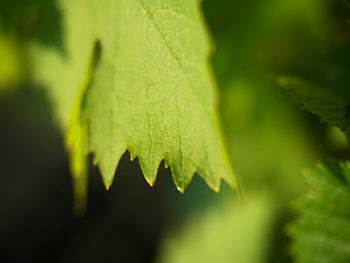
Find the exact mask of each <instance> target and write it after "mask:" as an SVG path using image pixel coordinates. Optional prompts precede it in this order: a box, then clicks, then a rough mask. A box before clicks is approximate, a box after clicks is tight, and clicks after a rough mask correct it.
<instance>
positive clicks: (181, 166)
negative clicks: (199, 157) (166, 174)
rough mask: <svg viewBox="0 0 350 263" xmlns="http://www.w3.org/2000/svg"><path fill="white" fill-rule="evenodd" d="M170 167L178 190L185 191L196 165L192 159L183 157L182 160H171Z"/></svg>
mask: <svg viewBox="0 0 350 263" xmlns="http://www.w3.org/2000/svg"><path fill="white" fill-rule="evenodd" d="M170 168H171V173H172V175H173V180H174V183H175V185H176V188H177V190H178V191H179V192H180V193H184V192H185V190H186V188H187V186H188V185H189V183H190V182H191V180H192V177H193V175H194V173H195V172H196V165H195V164H194V163H193V162H192V161H191V160H189V159H185V158H183V157H181V160H180V161H173V162H172V161H170Z"/></svg>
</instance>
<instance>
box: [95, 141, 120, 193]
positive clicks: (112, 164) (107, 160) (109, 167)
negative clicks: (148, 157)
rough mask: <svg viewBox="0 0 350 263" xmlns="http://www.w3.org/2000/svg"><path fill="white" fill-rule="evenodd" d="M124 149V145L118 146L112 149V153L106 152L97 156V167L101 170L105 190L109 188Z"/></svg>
mask: <svg viewBox="0 0 350 263" xmlns="http://www.w3.org/2000/svg"><path fill="white" fill-rule="evenodd" d="M125 151H126V147H124V146H120V147H119V148H118V149H115V150H114V151H113V152H114V154H113V155H108V154H106V155H104V156H99V160H100V162H99V168H100V170H101V174H102V180H103V184H104V185H105V188H106V190H109V189H110V187H111V185H112V183H113V180H114V176H115V172H116V169H117V166H118V164H119V161H120V158H121V157H122V155H123V154H124V152H125ZM112 157H114V158H112Z"/></svg>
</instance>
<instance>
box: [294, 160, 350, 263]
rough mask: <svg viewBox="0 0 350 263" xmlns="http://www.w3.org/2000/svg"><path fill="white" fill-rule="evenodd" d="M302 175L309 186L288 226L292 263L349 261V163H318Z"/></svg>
mask: <svg viewBox="0 0 350 263" xmlns="http://www.w3.org/2000/svg"><path fill="white" fill-rule="evenodd" d="M305 176H306V178H307V180H308V181H309V184H310V186H311V187H312V189H311V190H310V192H309V194H308V195H307V196H305V197H304V198H303V199H302V200H300V201H298V202H297V206H296V209H297V212H298V213H299V218H298V220H297V221H296V222H295V223H294V224H293V225H292V226H291V227H290V229H289V233H290V235H291V236H292V238H293V243H292V247H291V249H292V253H293V255H294V257H295V259H296V262H307V263H313V262H337V263H342V262H344V263H345V262H349V261H350V203H349V200H350V163H341V164H333V165H327V166H326V165H318V167H317V168H316V169H313V170H307V171H306V172H305Z"/></svg>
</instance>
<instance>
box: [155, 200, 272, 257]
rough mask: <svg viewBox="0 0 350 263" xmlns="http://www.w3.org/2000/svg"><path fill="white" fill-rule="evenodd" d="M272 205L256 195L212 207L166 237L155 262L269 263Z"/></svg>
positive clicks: (270, 201)
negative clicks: (239, 202) (237, 202)
mask: <svg viewBox="0 0 350 263" xmlns="http://www.w3.org/2000/svg"><path fill="white" fill-rule="evenodd" d="M274 204H275V201H274V200H273V199H272V198H271V196H269V195H268V194H260V195H259V194H258V193H256V194H255V195H253V196H251V198H250V199H248V200H245V201H244V202H243V203H241V204H236V205H233V204H232V202H226V203H225V204H222V205H219V206H217V207H213V208H212V209H210V210H209V211H207V212H206V213H204V214H203V215H201V216H200V217H199V216H198V215H197V216H195V218H194V220H193V221H192V222H191V223H190V224H189V225H187V226H186V227H185V228H182V229H181V230H180V231H176V232H175V231H174V230H173V233H169V236H168V238H167V239H165V241H164V244H163V249H162V250H161V253H162V254H161V255H160V258H159V260H158V262H167V263H185V262H203V263H210V262H222V263H224V262H227V263H229V262H233V261H237V262H240V263H258V262H268V261H267V257H268V249H269V246H270V241H271V239H272V236H271V232H272V228H273V223H274V220H275V216H276V215H275V213H276V211H275V206H274Z"/></svg>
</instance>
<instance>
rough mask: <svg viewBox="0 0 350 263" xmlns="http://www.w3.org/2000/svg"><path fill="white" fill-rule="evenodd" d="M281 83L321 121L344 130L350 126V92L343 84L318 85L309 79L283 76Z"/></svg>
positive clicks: (286, 90) (294, 98)
mask: <svg viewBox="0 0 350 263" xmlns="http://www.w3.org/2000/svg"><path fill="white" fill-rule="evenodd" d="M279 84H280V86H281V87H283V88H284V91H285V93H286V94H287V95H289V96H290V97H291V99H292V100H293V101H294V102H295V103H297V104H299V105H300V106H301V107H302V108H305V109H307V110H309V111H311V112H312V113H314V114H316V115H318V116H319V117H320V118H321V121H323V122H326V123H328V124H329V125H331V126H336V127H338V128H339V129H341V130H342V131H348V130H349V128H350V126H349V125H350V92H349V91H348V89H347V88H345V87H344V88H343V86H337V85H335V87H331V86H322V85H317V84H314V83H312V82H309V81H307V80H303V79H299V78H293V77H281V78H280V81H279Z"/></svg>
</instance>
